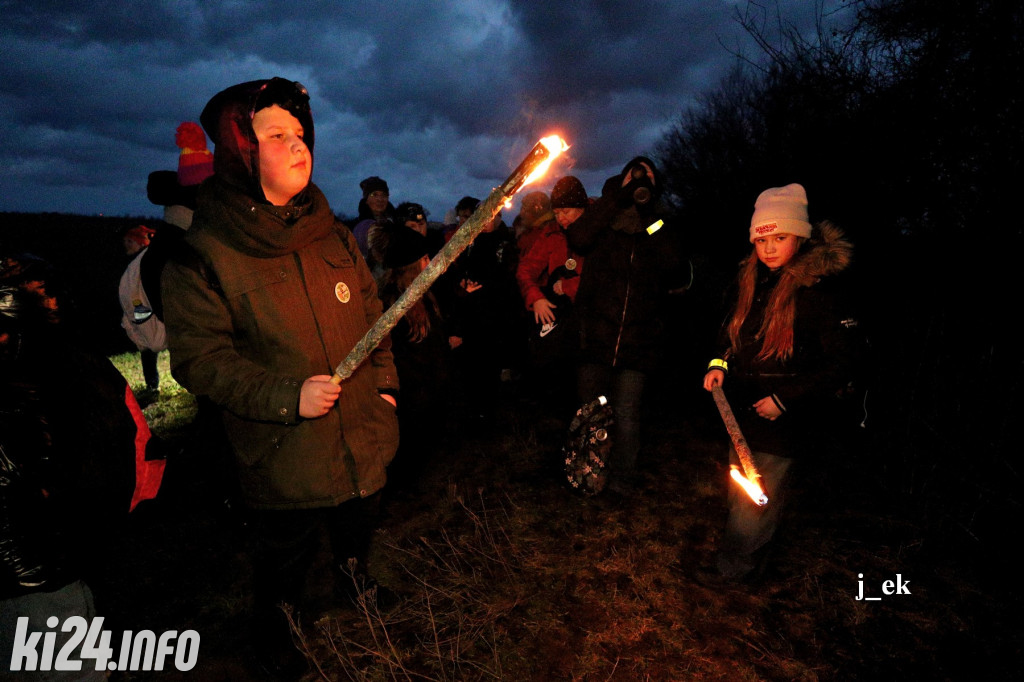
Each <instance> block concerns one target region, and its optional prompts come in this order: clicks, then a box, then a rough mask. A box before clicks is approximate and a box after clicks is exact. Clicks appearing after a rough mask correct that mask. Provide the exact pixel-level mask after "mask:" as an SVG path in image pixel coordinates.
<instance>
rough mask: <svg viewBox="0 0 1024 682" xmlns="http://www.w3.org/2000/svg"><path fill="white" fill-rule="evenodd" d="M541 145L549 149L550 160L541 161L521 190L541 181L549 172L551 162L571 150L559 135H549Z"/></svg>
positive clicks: (542, 140)
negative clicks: (536, 181)
mask: <svg viewBox="0 0 1024 682" xmlns="http://www.w3.org/2000/svg"><path fill="white" fill-rule="evenodd" d="M540 143H541V144H542V145H544V146H545V147H546V148H547V150H548V158H546V159H544V160H543V161H541V162H540V163H539V164H538V165H537V168H536V169H534V171H533V172H532V173H530V174H529V175H528V176H526V180H524V181H523V184H522V185H521V186H520V188H522V187H525V186H526V185H529V184H530V183H531V182H533V181H535V180H539V179H540V178H542V177H544V174H545V173H547V172H548V168H549V167H550V166H551V162H552V161H554V160H555V159H557V158H558V157H559V155H560V154H561V153H562V152H564V151H566V150H567V149H569V145H567V144H566V143H565V140H563V139H562V138H560V137H559V136H558V135H548V136H547V137H545V138H543V139H541V141H540Z"/></svg>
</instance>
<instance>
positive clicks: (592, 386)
mask: <svg viewBox="0 0 1024 682" xmlns="http://www.w3.org/2000/svg"><path fill="white" fill-rule="evenodd" d="M645 379H646V375H645V374H644V373H643V372H637V371H635V370H632V369H617V368H615V367H608V366H605V365H596V364H585V365H581V366H580V368H579V370H578V371H577V377H576V386H577V390H578V394H579V399H580V403H581V404H584V405H585V404H586V403H589V402H590V401H591V400H594V399H595V398H597V397H598V396H601V395H603V396H605V397H606V398H608V402H609V403H610V404H611V407H612V411H613V412H614V413H615V427H614V433H613V438H614V441H613V442H612V461H611V468H612V470H614V471H615V472H616V473H625V474H629V473H632V472H633V471H634V470H635V469H636V455H637V452H639V451H640V407H641V398H642V396H643V392H644V381H645Z"/></svg>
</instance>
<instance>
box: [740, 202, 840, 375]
mask: <svg viewBox="0 0 1024 682" xmlns="http://www.w3.org/2000/svg"><path fill="white" fill-rule="evenodd" d="M852 259H853V245H852V244H850V242H848V241H846V238H845V236H844V234H843V231H842V230H841V229H839V228H838V227H837V226H836V225H834V224H833V223H831V222H829V221H827V220H825V221H822V222H820V223H817V224H816V225H814V226H813V227H812V231H811V238H810V240H809V241H808V242H807V243H806V244H804V245H803V247H802V248H801V249H800V251H799V253H797V255H796V256H795V257H794V258H793V260H792V261H790V262H789V263H788V264H786V265H785V266H783V267H782V268H781V272H777V273H774V272H773V273H772V274H771V277H775V276H777V277H778V279H777V281H776V282H775V284H774V285H772V291H771V294H770V296H769V298H768V303H767V305H766V307H765V309H764V313H763V316H762V317H761V319H760V321H759V323H758V324H759V330H758V332H757V335H756V338H757V339H759V341H760V344H761V350H760V352H759V353H758V354H757V361H766V360H768V359H771V358H774V359H777V360H782V361H785V360H787V359H788V358H789V357H791V356H792V354H793V323H794V320H795V318H796V299H797V295H798V292H799V291H800V290H801V289H805V288H808V287H812V286H814V285H815V284H817V283H818V282H819V281H820V280H821V279H822V278H823V277H828V276H831V275H836V274H838V273H840V272H842V271H843V270H845V269H846V268H847V267H848V266H849V265H850V262H851V260H852ZM755 266H756V268H755ZM765 272H766V270H765V268H764V266H763V265H761V264H760V263H759V262H758V258H757V253H756V252H754V253H751V254H750V255H749V256H748V257H747V260H746V261H744V263H743V265H742V266H741V268H740V273H741V274H740V283H739V287H740V291H739V298H738V301H737V305H736V310H735V311H734V313H733V317H732V320H731V321H730V322H729V325H728V330H729V340H730V343H731V346H732V349H733V351H737V350H738V349H739V348H740V345H741V341H740V332H741V329H742V327H743V324H744V322H745V321H746V319H747V314H748V313H749V312H750V309H751V304H752V302H753V298H754V285H755V281H756V280H757V278H758V277H759V276H764V275H763V274H761V275H758V273H765ZM744 273H746V274H744Z"/></svg>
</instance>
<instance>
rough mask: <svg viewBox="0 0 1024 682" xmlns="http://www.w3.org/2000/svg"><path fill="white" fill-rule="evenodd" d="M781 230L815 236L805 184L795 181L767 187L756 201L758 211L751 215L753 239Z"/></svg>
mask: <svg viewBox="0 0 1024 682" xmlns="http://www.w3.org/2000/svg"><path fill="white" fill-rule="evenodd" d="M777 233H785V234H794V235H796V236H798V237H810V236H811V221H810V219H809V218H808V217H807V192H805V191H804V188H803V186H802V185H798V184H796V183H793V184H792V185H786V186H785V187H772V188H771V189H766V190H765V191H763V192H761V194H760V196H758V197H757V201H756V202H754V215H753V217H751V219H750V241H751V243H753V241H754V240H755V239H757V238H758V237H764V236H767V235H769V234H777Z"/></svg>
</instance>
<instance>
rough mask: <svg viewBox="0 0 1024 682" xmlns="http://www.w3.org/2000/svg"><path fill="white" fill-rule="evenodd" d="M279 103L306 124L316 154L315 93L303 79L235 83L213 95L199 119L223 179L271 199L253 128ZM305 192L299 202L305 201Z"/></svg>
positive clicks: (308, 142)
mask: <svg viewBox="0 0 1024 682" xmlns="http://www.w3.org/2000/svg"><path fill="white" fill-rule="evenodd" d="M274 104H277V105H278V106H280V107H281V108H282V109H285V110H287V111H288V112H289V113H291V114H292V115H293V116H295V118H297V119H298V120H299V123H301V124H302V128H303V131H304V141H305V143H306V146H307V147H309V154H310V158H311V159H312V158H313V143H314V133H313V114H312V112H311V111H310V109H309V93H308V92H307V91H306V88H304V87H303V86H302V84H301V83H297V82H294V81H289V80H286V79H284V78H270V79H267V80H258V81H249V82H247V83H239V84H238V85H233V86H231V87H230V88H228V89H226V90H222V91H221V92H219V93H217V94H216V95H214V96H213V98H212V99H211V100H210V101H209V102H208V103H207V104H206V107H205V108H204V109H203V113H202V114H200V116H199V121H200V122H201V123H202V124H203V129H204V130H205V131H206V134H207V135H209V136H210V139H211V140H212V141H213V144H214V145H215V147H214V152H213V172H214V175H215V176H217V177H218V178H220V179H221V181H223V182H225V183H227V184H229V185H232V186H234V187H237V188H238V189H240V190H242V191H243V192H245V193H246V194H247V195H248V196H249V197H251V198H252V199H255V200H256V201H259V202H263V203H268V204H269V202H268V201H267V199H266V197H265V196H264V194H263V184H262V182H261V181H260V145H259V141H258V140H257V139H256V133H255V131H253V128H252V118H253V116H254V115H255V114H256V112H257V111H259V110H260V109H263V108H265V107H268V106H271V105H274ZM304 193H305V191H303V192H300V193H299V194H298V195H297V196H296V198H295V201H296V202H299V201H301V200H302V195H303V194H304Z"/></svg>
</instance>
